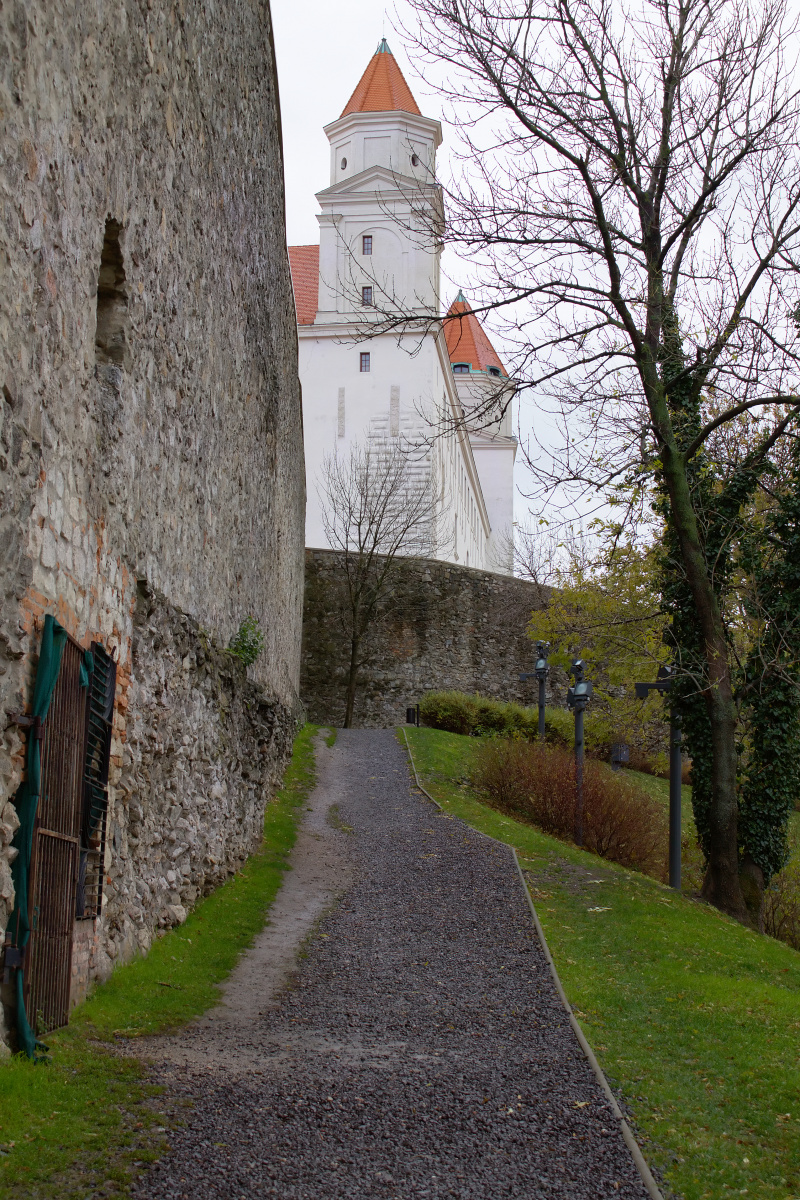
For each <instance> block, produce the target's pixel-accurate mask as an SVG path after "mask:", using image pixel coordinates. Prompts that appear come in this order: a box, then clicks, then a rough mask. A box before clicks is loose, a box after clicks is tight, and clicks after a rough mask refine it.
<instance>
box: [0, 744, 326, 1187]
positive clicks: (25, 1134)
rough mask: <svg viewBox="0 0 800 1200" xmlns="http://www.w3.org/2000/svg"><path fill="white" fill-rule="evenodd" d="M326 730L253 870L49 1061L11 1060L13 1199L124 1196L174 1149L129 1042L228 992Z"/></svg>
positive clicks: (6, 1125) (291, 835)
mask: <svg viewBox="0 0 800 1200" xmlns="http://www.w3.org/2000/svg"><path fill="white" fill-rule="evenodd" d="M315 732H316V729H315V727H314V726H311V725H306V726H305V728H304V729H303V730H302V731H301V732H300V734H299V735H298V737H297V739H296V740H295V745H294V752H293V755H292V760H291V763H290V765H289V767H288V769H287V772H286V777H285V779H284V785H283V788H282V789H281V790H280V792H279V793H278V795H277V797H276V799H275V801H274V802H273V803H272V804H270V805H269V807H268V808H267V813H266V817H265V821H264V841H263V843H262V846H261V848H260V849H259V850H258V851H257V852H256V853H255V854H254V855H252V857H251V858H250V859H249V860H248V861H247V863H246V864H245V866H244V869H243V870H242V871H241V872H240V873H239V874H237V875H236V876H235V877H233V878H232V879H231V880H229V881H228V883H226V884H224V885H223V886H222V887H220V888H218V889H217V890H216V891H215V892H212V893H211V895H209V896H208V897H207V898H206V899H204V900H202V901H201V902H200V903H199V904H198V905H197V907H196V908H195V910H194V911H193V912H192V913H191V914H190V916H189V918H188V920H187V921H186V923H185V924H184V925H182V926H180V927H179V928H176V929H174V930H172V931H170V932H169V933H167V934H166V935H165V936H164V937H162V938H159V939H158V940H157V941H156V942H154V944H153V946H152V948H151V950H150V953H149V954H148V956H147V957H146V958H140V959H137V960H135V961H134V962H132V963H129V964H128V965H127V966H124V967H120V968H119V969H118V970H117V971H115V972H114V974H113V975H112V977H111V979H110V980H109V981H108V982H107V983H105V984H103V985H102V986H101V987H98V988H97V989H96V990H95V991H94V992H93V994H92V995H91V996H90V998H89V999H88V1000H87V1001H86V1002H85V1003H84V1004H82V1005H81V1006H80V1007H79V1008H77V1009H76V1010H75V1012H74V1013H73V1015H72V1019H71V1021H70V1024H69V1026H67V1028H66V1029H63V1030H59V1031H58V1032H56V1033H52V1034H49V1035H48V1036H47V1038H46V1039H45V1040H46V1041H47V1044H48V1045H49V1047H50V1061H49V1062H46V1063H38V1064H33V1063H31V1062H29V1061H28V1060H27V1059H25V1058H22V1057H21V1056H17V1057H15V1058H13V1059H11V1060H9V1061H7V1062H3V1063H2V1064H0V1197H1V1198H5V1197H11V1196H15V1197H21V1196H24V1197H26V1200H27V1198H29V1197H42V1198H47V1197H56V1196H58V1197H59V1198H61V1200H67V1198H71V1197H83V1196H87V1195H90V1194H92V1193H93V1191H94V1190H95V1189H96V1187H97V1186H98V1185H99V1184H104V1183H105V1184H106V1191H108V1192H116V1193H117V1194H119V1193H124V1192H125V1191H126V1190H127V1185H128V1184H129V1182H130V1180H131V1179H132V1177H133V1176H134V1175H135V1174H136V1173H137V1171H138V1169H139V1164H141V1163H145V1162H148V1161H151V1160H152V1159H154V1158H156V1157H158V1155H159V1154H160V1153H162V1152H163V1150H164V1148H165V1142H166V1136H167V1133H168V1127H169V1126H170V1125H171V1124H172V1123H173V1122H174V1114H168V1113H166V1112H165V1111H164V1109H163V1106H161V1105H160V1104H159V1093H158V1089H157V1088H154V1087H153V1086H152V1085H151V1084H149V1083H148V1082H147V1079H146V1077H145V1071H144V1068H143V1066H142V1064H141V1063H140V1061H139V1060H138V1059H135V1058H132V1057H130V1056H127V1055H126V1053H125V1050H126V1046H125V1043H124V1042H118V1041H117V1039H122V1038H125V1039H127V1038H136V1037H141V1036H143V1035H147V1034H155V1033H162V1032H166V1031H168V1030H170V1029H173V1028H176V1027H177V1026H179V1025H182V1024H184V1023H185V1022H186V1021H189V1020H191V1019H192V1018H193V1017H197V1016H199V1015H200V1014H202V1013H203V1012H205V1011H206V1010H207V1009H209V1008H211V1007H212V1006H213V1005H214V1004H215V1003H216V1002H217V1000H218V999H219V985H220V984H221V983H222V981H223V980H224V979H225V978H226V977H227V975H228V974H229V973H230V971H231V969H232V968H233V967H234V965H235V964H236V961H237V959H238V958H239V955H240V954H241V952H242V950H243V949H245V948H246V947H247V946H248V945H249V944H250V943H251V942H252V940H253V938H254V937H255V936H256V934H257V933H258V932H259V931H260V930H261V929H262V928H263V925H264V920H265V917H266V913H267V910H268V909H269V906H270V905H271V903H272V901H273V900H274V898H275V895H276V893H277V891H278V888H279V887H280V884H281V880H282V877H283V873H284V871H285V869H286V863H287V856H288V854H289V851H290V850H291V848H292V846H293V845H294V841H295V836H296V829H297V821H298V809H299V806H300V805H301V804H302V803H303V802H304V801H305V798H306V796H307V795H308V794H309V792H310V790H311V788H312V787H313V784H314V751H313V746H312V737H313V735H314V733H315ZM112 1047H113V1048H114V1052H111V1051H112Z"/></svg>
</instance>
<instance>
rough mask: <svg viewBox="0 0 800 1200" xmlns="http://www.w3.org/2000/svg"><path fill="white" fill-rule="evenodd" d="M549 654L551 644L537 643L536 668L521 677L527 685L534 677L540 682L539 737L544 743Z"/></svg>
mask: <svg viewBox="0 0 800 1200" xmlns="http://www.w3.org/2000/svg"><path fill="white" fill-rule="evenodd" d="M549 653H550V643H549V642H537V643H536V666H535V667H534V668H533V670H532V671H526V672H525V673H524V674H522V675H520V681H521V682H522V683H525V681H526V680H527V679H531V678H532V677H534V676H535V677H536V679H538V680H539V737H540V738H541V740H542V741H544V709H545V686H546V684H547V676H548V675H549V674H550V668H549V667H548V665H547V656H548V654H549Z"/></svg>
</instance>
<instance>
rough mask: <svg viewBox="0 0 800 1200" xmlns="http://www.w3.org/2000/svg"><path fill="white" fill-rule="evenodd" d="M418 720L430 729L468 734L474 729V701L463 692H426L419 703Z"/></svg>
mask: <svg viewBox="0 0 800 1200" xmlns="http://www.w3.org/2000/svg"><path fill="white" fill-rule="evenodd" d="M419 718H420V720H421V721H422V723H423V725H429V726H430V727H431V729H443V730H444V731H445V732H446V733H462V734H470V733H472V732H473V731H474V729H475V724H476V714H475V701H474V700H473V698H472V696H467V695H466V694H465V693H464V692H428V693H427V695H425V696H423V697H422V699H421V700H420V702H419Z"/></svg>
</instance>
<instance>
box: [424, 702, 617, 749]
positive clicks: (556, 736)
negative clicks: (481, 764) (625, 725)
mask: <svg viewBox="0 0 800 1200" xmlns="http://www.w3.org/2000/svg"><path fill="white" fill-rule="evenodd" d="M419 715H420V720H421V721H422V723H423V725H428V726H430V728H431V729H443V730H445V732H447V733H461V734H466V735H468V736H469V737H482V736H486V735H487V734H488V735H493V734H494V735H498V734H499V735H500V736H502V737H514V736H517V737H524V738H527V739H528V741H534V740H535V739H536V737H537V736H538V732H539V710H538V708H525V707H524V706H523V705H521V704H515V703H513V701H504V700H492V699H491V698H490V697H488V696H480V695H478V694H477V692H476V693H475V695H474V696H470V695H468V694H467V693H466V692H455V691H443V692H428V693H427V694H426V695H425V696H423V698H422V700H420V704H419ZM544 730H545V734H544V736H545V741H546V742H547V743H548V744H549V745H551V746H564V747H570V746H572V745H573V743H574V740H575V724H574V719H573V716H572V713H571V712H568V711H567V709H565V708H550V707H548V708H546V709H545V718H544ZM584 736H585V739H586V752H587V754H589V755H591V756H593V757H595V758H607V757H608V756H609V755H610V752H611V744H612V742H613V741H614V738H613V736H612V734H611V732H610V730H609V727H608V724H607V722H606V721H605V720H604V719H603V717H602V716H600V715H597V716H595V715H593V714H592V712H591V709H590V710H589V711H588V712H587V713H586V716H585V718H584Z"/></svg>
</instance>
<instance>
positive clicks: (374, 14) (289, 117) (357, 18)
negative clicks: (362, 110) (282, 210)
mask: <svg viewBox="0 0 800 1200" xmlns="http://www.w3.org/2000/svg"><path fill="white" fill-rule="evenodd" d="M271 8H272V21H273V26H274V30H275V52H276V56H277V61H278V81H279V86H280V100H281V120H282V125H283V146H284V163H285V173H286V225H287V239H288V243H289V245H290V246H292V245H304V244H310V243H315V244H316V243H317V242H319V225H318V224H317V220H316V214H317V212H318V206H317V202H316V200H315V198H314V197H315V193H316V192H319V191H321V190H322V189H323V188H325V187H327V186H328V185H329V183H330V178H329V171H330V159H329V151H330V147H329V143H328V139H327V138H326V137H325V134H324V133H323V132H322V127H323V125H327V124H329V123H330V122H331V121H335V120H336V118H337V117H338V116H339V114H340V113H341V111H342V109H343V108H344V106H345V104H346V103H347V101H348V100H349V98H350V95H351V94H352V92H353V90H354V89H355V86H356V84H357V83H358V81H359V79H360V78H361V76H362V75H363V73H364V71H365V69H366V67H367V64H368V62H369V60H370V58H371V57H372V55H373V54H374V53H375V49H376V47H377V45H378V42H379V41H380V39H381V37H383V36H384V35H385V37H386V39H387V41H388V43H389V48H390V49H391V51H392V53H393V54H394V55H395V57H396V58H397V61H398V63H399V65H400V68H401V70H402V72H403V74H404V76H405V78H406V81H407V82H408V85H409V87H410V88H411V91H412V92H413V94H414V98H415V99H416V101H417V104H418V105H419V107H420V109H421V110H422V112H423V113H424V114H425V116H426V117H433V118H436V119H438V120H442V133H443V135H444V141H443V145H442V147H441V148H440V150H439V151H438V170H439V175H440V176H445V177H446V175H447V167H448V153H447V152H448V147H449V146H453V145H454V143H455V141H456V135H455V131H454V130H452V129H451V128H448V125H447V123H446V122H445V121H444V120H443V116H444V114H443V109H442V104H441V100H440V98H439V97H438V95H437V94H436V92H435V91H434V89H433V88H432V87H431V86H429V85H428V84H427V83H426V82H425V79H424V78H423V77H422V76H421V75H420V74H419V72H418V71H417V70H416V69H415V67H414V64H413V62H412V61H409V58H408V56H407V54H406V50H405V46H404V44H403V39H402V37H401V35H400V34H399V33H397V32H395V26H396V25H397V23H398V19H399V21H400V22H401V23H402V22H403V20H405V21H406V22H407V24H408V25H409V26H413V24H414V18H413V15H412V14H411V11H410V9H409V7H408V5H407V4H406V3H405V2H404V0H389V2H388V3H384V0H272V4H271ZM469 279H470V271H469V264H468V263H466V262H459V261H458V260H457V259H456V258H455V257H454V255H453V253H452V252H451V251H447V250H445V253H444V255H443V262H442V284H443V286H442V291H443V296H442V300H443V302H444V303H447V302H449V301H450V300H452V299H454V298H455V294H456V292H457V290H458V287H459V286H463V287H464V290H465V292H466V294H467V296H469V294H470V289H469ZM492 340H493V342H494V344H495V346H496V348H497V350H498V352H499V353H500V355H501V357H502V356H503V345H502V341H501V340H500V339H498V338H496V337H495V336H494V335H492ZM520 460H521V456H518V460H517V472H515V474H516V475H517V483H518V484H521V485H522V486H523V487H524V486H525V483H526V482H527V480H526V478H525V472H524V470H523V469H522V464H521V461H520ZM515 509H516V512H515V516H517V517H518V518H520V519H522V520H524V519H525V515H526V512H527V503H526V502H525V501H524V500H521V498H520V497H519V496H518V497H517V500H516V503H515Z"/></svg>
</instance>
